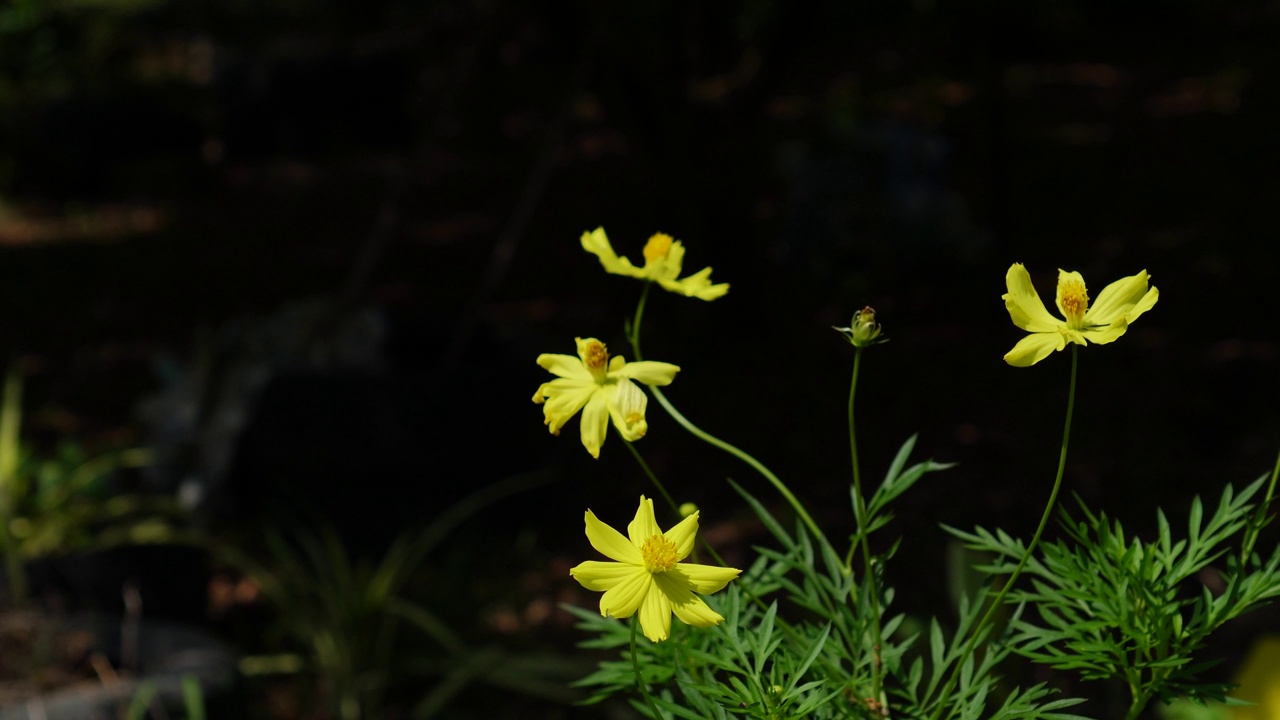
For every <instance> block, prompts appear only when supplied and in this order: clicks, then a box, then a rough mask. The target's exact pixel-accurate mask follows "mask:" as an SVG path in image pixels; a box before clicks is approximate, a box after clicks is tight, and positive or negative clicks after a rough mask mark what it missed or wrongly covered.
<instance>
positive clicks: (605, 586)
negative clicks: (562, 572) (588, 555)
mask: <svg viewBox="0 0 1280 720" xmlns="http://www.w3.org/2000/svg"><path fill="white" fill-rule="evenodd" d="M628 544H629V543H628ZM648 572H649V571H648V570H645V569H644V568H643V567H639V566H636V565H630V564H628V563H618V562H599V561H597V560H587V561H586V562H583V563H579V564H578V566H577V567H575V568H572V569H571V570H569V575H570V577H572V578H573V579H574V580H577V581H578V582H579V583H581V584H582V587H584V588H586V589H588V590H592V591H595V592H603V591H606V590H610V589H612V588H613V587H615V586H616V585H618V584H619V583H621V582H623V581H624V580H627V579H628V578H631V577H632V576H634V575H636V574H637V573H646V574H647V573H648Z"/></svg>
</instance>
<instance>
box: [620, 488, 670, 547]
mask: <svg viewBox="0 0 1280 720" xmlns="http://www.w3.org/2000/svg"><path fill="white" fill-rule="evenodd" d="M661 534H662V528H660V527H658V520H657V519H656V518H655V517H654V516H653V500H650V499H649V498H647V497H645V496H643V495H641V496H640V507H638V508H636V516H635V518H633V519H632V520H631V523H630V524H628V525H627V537H629V538H631V544H632V545H635V546H636V547H637V548H639V547H640V546H641V545H643V544H644V541H645V540H648V539H649V538H651V537H653V536H654V535H661ZM637 552H639V551H638V550H637ZM642 562H643V561H642Z"/></svg>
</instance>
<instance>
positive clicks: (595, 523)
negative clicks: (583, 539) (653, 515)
mask: <svg viewBox="0 0 1280 720" xmlns="http://www.w3.org/2000/svg"><path fill="white" fill-rule="evenodd" d="M585 519H586V523H587V540H588V541H589V542H590V543H591V547H593V548H595V549H596V551H597V552H599V553H600V554H601V555H604V556H605V557H607V558H609V559H610V560H616V561H618V562H620V563H625V564H627V565H633V566H636V567H641V568H643V566H644V558H643V557H642V556H641V555H640V548H638V547H636V545H635V543H633V542H631V541H630V540H628V539H627V538H626V536H625V535H623V534H622V533H620V532H618V531H617V530H614V529H613V528H612V527H610V526H609V525H606V524H605V523H603V522H601V520H600V519H599V518H597V517H596V514H595V513H593V512H591V511H590V510H588V511H587V514H586V517H585Z"/></svg>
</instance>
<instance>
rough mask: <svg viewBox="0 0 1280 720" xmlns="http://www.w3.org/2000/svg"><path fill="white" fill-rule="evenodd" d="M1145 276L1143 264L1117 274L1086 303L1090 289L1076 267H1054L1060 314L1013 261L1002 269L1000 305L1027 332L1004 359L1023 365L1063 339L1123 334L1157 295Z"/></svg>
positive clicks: (1083, 341)
mask: <svg viewBox="0 0 1280 720" xmlns="http://www.w3.org/2000/svg"><path fill="white" fill-rule="evenodd" d="M1148 279H1149V278H1148V276H1147V271H1146V270H1143V271H1142V272H1140V273H1138V274H1137V275H1130V276H1129V277H1126V278H1121V279H1119V280H1117V281H1115V282H1113V283H1111V284H1110V285H1108V286H1106V287H1105V288H1103V289H1102V292H1101V293H1098V298H1097V300H1095V301H1094V302H1093V304H1092V305H1090V304H1089V292H1088V289H1087V288H1086V287H1085V284H1084V278H1083V277H1081V276H1080V273H1078V272H1067V271H1066V270H1059V271H1058V296H1057V298H1056V304H1057V306H1058V312H1060V313H1062V317H1063V318H1065V320H1060V319H1058V318H1056V317H1054V316H1053V315H1050V314H1049V311H1048V310H1046V309H1045V307H1044V303H1042V302H1041V301H1040V296H1039V295H1037V294H1036V289H1035V287H1033V286H1032V285H1031V275H1030V274H1028V273H1027V269H1026V268H1025V267H1023V266H1022V263H1014V264H1013V265H1012V266H1010V267H1009V272H1008V274H1006V275H1005V283H1006V285H1008V288H1009V292H1007V293H1005V294H1004V306H1005V308H1007V309H1008V310H1009V317H1010V318H1011V319H1012V320H1013V324H1014V325H1017V326H1018V327H1020V328H1022V329H1023V330H1026V331H1027V332H1029V333H1031V334H1030V335H1028V336H1026V337H1024V338H1022V339H1021V340H1019V341H1018V344H1017V345H1014V346H1013V349H1012V350H1010V351H1009V352H1008V353H1006V354H1005V356H1004V361H1005V362H1007V363H1009V364H1010V365H1014V366H1017V367H1027V366H1029V365H1034V364H1036V363H1038V362H1040V361H1041V360H1043V359H1045V358H1046V357H1048V356H1049V353H1051V352H1054V351H1056V350H1061V349H1063V348H1064V347H1066V346H1067V343H1068V342H1073V343H1076V344H1077V345H1088V344H1089V343H1091V342H1093V343H1098V344H1099V345H1102V344H1105V343H1109V342H1113V341H1114V340H1115V339H1116V338H1118V337H1120V336H1121V335H1124V333H1125V331H1126V330H1128V329H1129V323H1131V322H1133V321H1134V320H1137V319H1138V316H1139V315H1142V314H1143V313H1144V312H1146V311H1148V310H1150V309H1151V307H1152V306H1153V305H1155V304H1156V301H1157V300H1159V299H1160V292H1159V291H1158V290H1156V289H1155V288H1154V287H1148V285H1147V282H1148Z"/></svg>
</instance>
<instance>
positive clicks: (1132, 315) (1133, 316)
mask: <svg viewBox="0 0 1280 720" xmlns="http://www.w3.org/2000/svg"><path fill="white" fill-rule="evenodd" d="M1159 299H1160V291H1159V290H1157V289H1155V288H1154V287H1153V288H1151V289H1150V290H1148V291H1147V294H1146V295H1143V296H1142V299H1141V300H1139V301H1138V302H1137V303H1136V304H1135V305H1134V306H1133V307H1132V308H1130V309H1129V312H1127V313H1125V316H1124V319H1125V322H1129V323H1131V322H1133V321H1134V320H1137V319H1138V316H1139V315H1141V314H1142V313H1144V312H1146V311H1148V310H1150V309H1151V308H1152V307H1153V306H1154V305H1155V304H1156V301H1157V300H1159Z"/></svg>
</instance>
